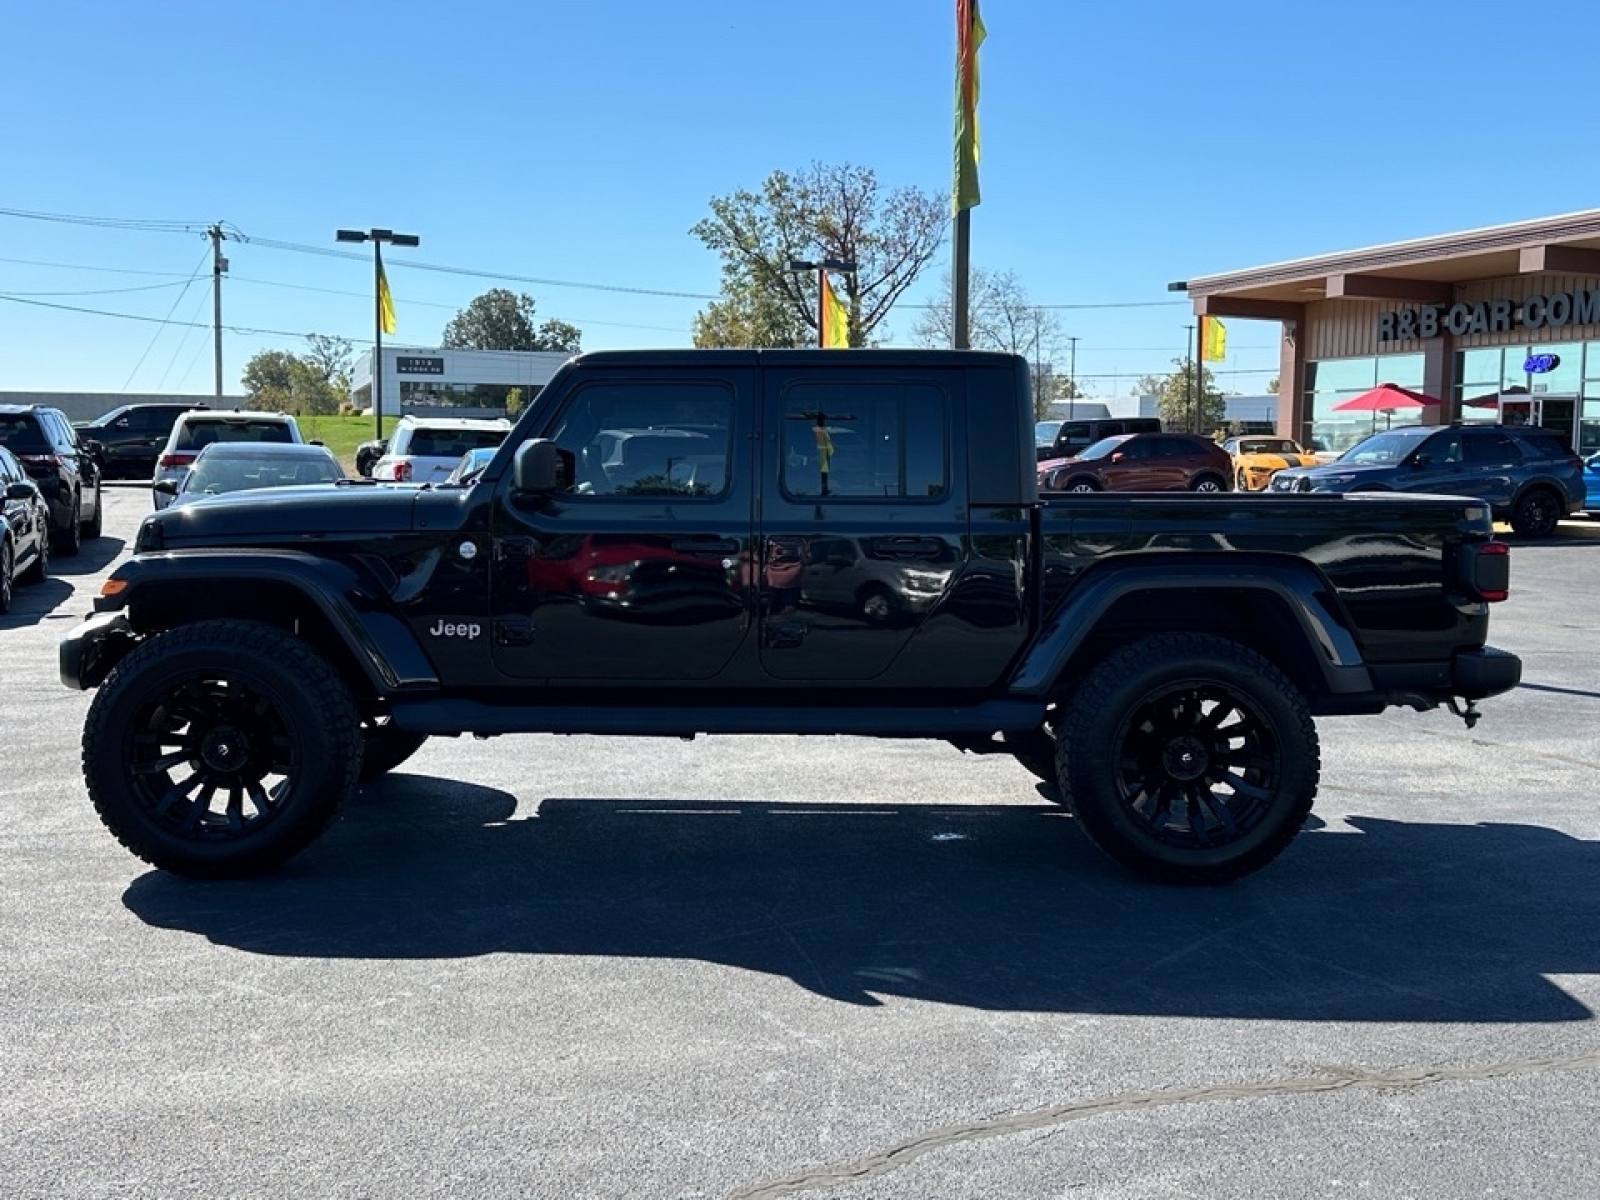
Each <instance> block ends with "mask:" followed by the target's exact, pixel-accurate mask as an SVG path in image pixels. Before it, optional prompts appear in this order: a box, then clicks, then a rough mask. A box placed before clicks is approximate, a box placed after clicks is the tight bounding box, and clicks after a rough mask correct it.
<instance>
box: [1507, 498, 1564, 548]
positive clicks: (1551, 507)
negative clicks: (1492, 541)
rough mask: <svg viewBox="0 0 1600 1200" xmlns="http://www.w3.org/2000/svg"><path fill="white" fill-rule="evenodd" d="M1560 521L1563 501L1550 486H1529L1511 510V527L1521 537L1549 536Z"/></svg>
mask: <svg viewBox="0 0 1600 1200" xmlns="http://www.w3.org/2000/svg"><path fill="white" fill-rule="evenodd" d="M1560 522H1561V501H1560V500H1559V499H1558V498H1557V497H1556V494H1555V493H1554V492H1552V491H1551V490H1550V489H1549V488H1542V487H1533V488H1529V489H1528V490H1527V491H1525V492H1523V493H1522V495H1520V496H1518V497H1517V503H1516V506H1515V507H1514V508H1513V509H1512V510H1511V529H1512V531H1513V532H1514V533H1516V534H1517V535H1518V536H1519V537H1529V538H1544V537H1549V536H1550V535H1551V534H1553V533H1555V531H1556V526H1557V525H1558V524H1560Z"/></svg>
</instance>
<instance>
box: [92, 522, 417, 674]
mask: <svg viewBox="0 0 1600 1200" xmlns="http://www.w3.org/2000/svg"><path fill="white" fill-rule="evenodd" d="M116 584H121V585H122V586H121V587H120V588H117V589H116V590H115V591H112V592H105V591H103V592H102V596H103V597H108V599H102V600H100V601H98V602H97V604H96V608H97V609H99V610H100V611H101V612H106V611H115V610H117V609H127V608H128V607H130V606H132V605H136V604H138V603H139V601H140V599H141V598H142V597H141V593H142V594H143V596H149V595H150V594H151V593H152V592H153V591H156V590H157V589H161V590H165V589H167V588H171V587H175V586H176V587H179V588H183V587H204V588H205V589H207V590H208V591H212V590H214V589H222V590H224V591H226V589H228V588H249V587H251V586H252V585H256V586H259V585H261V584H275V585H281V586H284V587H288V588H291V589H293V590H294V591H295V592H297V593H298V594H300V595H301V596H303V597H304V598H305V599H306V600H307V601H308V602H309V603H310V604H311V605H312V606H314V607H315V608H316V609H317V611H318V612H320V613H321V614H322V616H323V617H324V619H325V620H326V621H327V624H328V626H329V628H330V629H332V631H333V634H334V636H335V637H336V638H338V639H339V640H340V641H341V642H342V643H343V644H344V646H345V648H346V649H347V650H348V651H349V653H350V655H351V658H352V659H353V660H354V662H355V663H356V664H357V665H358V666H359V668H360V669H361V670H362V671H363V673H364V674H365V675H366V677H367V679H368V681H369V682H370V683H371V684H372V686H373V688H374V689H375V690H376V691H377V692H379V693H380V694H384V693H388V692H393V691H398V690H402V689H407V690H409V689H413V688H426V687H432V686H437V684H438V682H439V677H438V673H437V672H436V671H435V669H434V666H433V663H432V662H431V661H430V660H429V658H428V656H427V654H426V653H424V651H423V649H422V646H421V645H420V644H419V643H418V641H417V639H416V637H415V636H414V635H413V634H412V632H411V630H410V628H409V627H408V626H407V625H406V623H405V622H404V621H403V620H401V619H400V617H399V616H398V615H396V614H395V613H394V612H393V611H392V609H393V603H394V602H393V600H392V598H391V597H390V595H389V593H388V590H387V589H386V588H384V587H383V586H382V584H381V583H380V582H379V579H378V577H377V576H376V575H375V574H373V573H369V572H367V571H363V570H360V569H358V567H357V566H355V565H353V564H351V563H349V562H346V561H340V560H335V559H328V558H321V557H318V556H316V555H312V554H305V553H301V552H300V551H296V550H233V549H229V550H184V551H168V552H163V551H157V552H154V553H148V554H141V555H138V556H137V557H134V558H131V559H129V560H128V561H127V562H125V563H123V564H122V565H121V566H120V567H118V568H117V569H116V570H115V571H113V572H112V574H111V578H110V580H108V581H107V587H108V588H109V587H114V585H116ZM156 603H159V601H156ZM222 615H225V609H224V613H223V614H222ZM86 686H92V685H86Z"/></svg>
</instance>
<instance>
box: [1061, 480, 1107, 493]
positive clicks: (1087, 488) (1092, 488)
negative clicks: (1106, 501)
mask: <svg viewBox="0 0 1600 1200" xmlns="http://www.w3.org/2000/svg"><path fill="white" fill-rule="evenodd" d="M1066 490H1067V491H1069V492H1098V491H1099V490H1100V488H1099V487H1098V486H1097V485H1096V484H1095V483H1094V482H1093V481H1092V480H1089V479H1074V480H1073V481H1072V482H1071V483H1069V484H1067V486H1066Z"/></svg>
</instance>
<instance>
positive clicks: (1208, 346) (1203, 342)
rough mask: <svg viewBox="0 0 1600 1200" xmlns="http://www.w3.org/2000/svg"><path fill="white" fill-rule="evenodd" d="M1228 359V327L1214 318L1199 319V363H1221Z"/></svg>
mask: <svg viewBox="0 0 1600 1200" xmlns="http://www.w3.org/2000/svg"><path fill="white" fill-rule="evenodd" d="M1227 357H1228V327H1227V326H1226V325H1224V324H1223V323H1222V322H1221V321H1219V320H1217V319H1216V318H1215V317H1201V318H1200V361H1201V362H1221V361H1222V360H1223V359H1225V358H1227Z"/></svg>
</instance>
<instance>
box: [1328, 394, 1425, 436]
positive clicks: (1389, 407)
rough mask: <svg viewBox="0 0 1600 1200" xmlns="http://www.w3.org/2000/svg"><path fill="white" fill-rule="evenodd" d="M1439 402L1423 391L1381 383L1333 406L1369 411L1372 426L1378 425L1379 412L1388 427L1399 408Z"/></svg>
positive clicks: (1341, 409)
mask: <svg viewBox="0 0 1600 1200" xmlns="http://www.w3.org/2000/svg"><path fill="white" fill-rule="evenodd" d="M1437 403H1439V402H1438V401H1437V400H1435V399H1434V398H1433V397H1432V396H1424V395H1423V394H1422V393H1421V392H1413V391H1411V390H1409V389H1407V388H1403V387H1400V386H1399V385H1398V384H1393V383H1380V384H1379V385H1378V386H1377V387H1375V388H1373V389H1372V390H1371V391H1370V392H1362V393H1361V395H1359V396H1352V397H1351V398H1350V399H1348V400H1346V401H1344V402H1343V403H1341V404H1335V405H1334V406H1333V411H1334V412H1369V413H1371V414H1372V427H1373V428H1374V429H1376V428H1377V427H1378V414H1379V413H1382V414H1383V423H1384V427H1385V428H1387V427H1388V426H1389V425H1390V424H1391V423H1392V422H1393V420H1394V411H1395V409H1397V408H1427V407H1428V406H1429V405H1430V404H1437Z"/></svg>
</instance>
